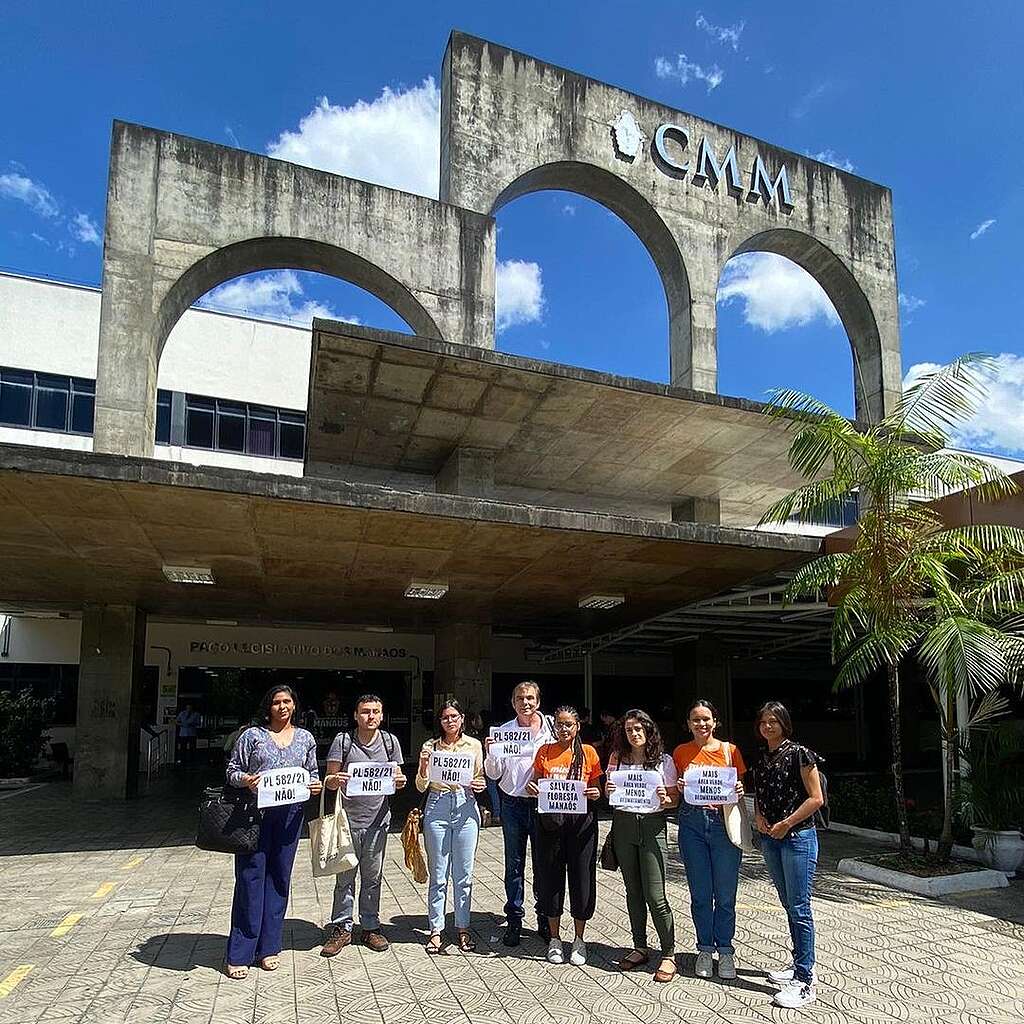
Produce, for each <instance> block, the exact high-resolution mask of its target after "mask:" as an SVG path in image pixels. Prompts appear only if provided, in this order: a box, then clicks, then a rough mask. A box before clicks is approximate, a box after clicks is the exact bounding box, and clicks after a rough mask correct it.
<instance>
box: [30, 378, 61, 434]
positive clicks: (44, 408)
mask: <svg viewBox="0 0 1024 1024" xmlns="http://www.w3.org/2000/svg"><path fill="white" fill-rule="evenodd" d="M36 426H37V427H38V428H39V429H40V430H67V429H68V393H67V391H54V390H52V389H50V388H39V389H38V391H36Z"/></svg>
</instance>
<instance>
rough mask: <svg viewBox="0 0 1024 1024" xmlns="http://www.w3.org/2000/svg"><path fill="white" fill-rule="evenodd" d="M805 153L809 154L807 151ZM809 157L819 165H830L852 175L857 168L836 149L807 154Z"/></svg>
mask: <svg viewBox="0 0 1024 1024" xmlns="http://www.w3.org/2000/svg"><path fill="white" fill-rule="evenodd" d="M805 152H807V151H806V150H805ZM807 155H808V156H809V157H810V158H811V159H812V160H817V161H818V162H819V163H823V164H830V165H831V166H832V167H837V168H838V169H839V170H841V171H847V172H848V173H852V172H853V171H854V170H856V168H855V167H854V165H853V164H852V163H851V162H850V161H849V160H847V159H846V157H845V156H840V155H839V154H838V153H836V151H835V150H834V149H820V150H818V152H817V153H810V152H807Z"/></svg>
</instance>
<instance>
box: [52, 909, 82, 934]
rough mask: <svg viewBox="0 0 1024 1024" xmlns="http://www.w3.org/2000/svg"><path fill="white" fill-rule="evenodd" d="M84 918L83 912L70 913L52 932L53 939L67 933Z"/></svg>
mask: <svg viewBox="0 0 1024 1024" xmlns="http://www.w3.org/2000/svg"><path fill="white" fill-rule="evenodd" d="M81 920H82V915H81V914H68V916H67V917H65V918H64V920H63V921H61V923H60V924H59V925H57V927H56V928H54V929H53V931H52V932H50V938H51V939H59V938H60V937H61V936H62V935H67V933H68V932H69V931H71V929H72V928H74V927H75V925H76V924H78V922H79V921H81Z"/></svg>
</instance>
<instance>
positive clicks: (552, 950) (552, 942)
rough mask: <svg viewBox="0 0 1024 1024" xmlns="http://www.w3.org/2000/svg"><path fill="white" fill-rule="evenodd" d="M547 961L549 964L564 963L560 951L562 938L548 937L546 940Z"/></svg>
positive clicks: (563, 956)
mask: <svg viewBox="0 0 1024 1024" xmlns="http://www.w3.org/2000/svg"><path fill="white" fill-rule="evenodd" d="M548 963H549V964H564V963H565V955H564V954H563V952H562V940H561V939H549V940H548Z"/></svg>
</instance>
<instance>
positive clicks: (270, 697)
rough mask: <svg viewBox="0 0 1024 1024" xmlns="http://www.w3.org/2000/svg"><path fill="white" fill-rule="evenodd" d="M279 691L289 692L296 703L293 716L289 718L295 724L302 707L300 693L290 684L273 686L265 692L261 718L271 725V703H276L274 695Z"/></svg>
mask: <svg viewBox="0 0 1024 1024" xmlns="http://www.w3.org/2000/svg"><path fill="white" fill-rule="evenodd" d="M279 693H287V694H288V696H289V697H291V699H292V701H293V702H294V704H295V708H294V710H293V711H292V717H291V718H290V719H289V721H290V722H291V723H292V724H293V725H294V724H295V720H296V719H297V718H298V717H299V715H300V714H301V712H302V708H301V706H300V705H299V695H298V694H297V693H296V692H295V691H294V690H293V689H292V688H291V687H290V686H272V687H271V688H270V689H269V690H267V692H266V693H265V694H263V699H262V700H261V701H260V720H261V721H262V722H263V724H264V725H270V705H271V704H273V703H274V697H275V696H277V694H279Z"/></svg>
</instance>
